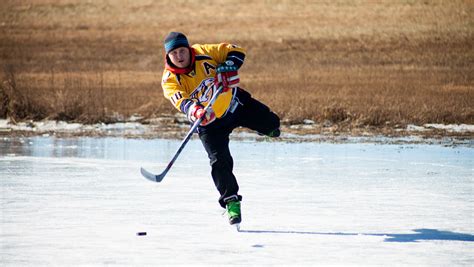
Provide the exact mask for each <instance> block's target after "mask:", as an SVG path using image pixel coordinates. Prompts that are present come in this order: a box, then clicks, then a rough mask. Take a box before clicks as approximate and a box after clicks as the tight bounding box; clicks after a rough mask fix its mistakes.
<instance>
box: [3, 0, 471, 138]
mask: <svg viewBox="0 0 474 267" xmlns="http://www.w3.org/2000/svg"><path fill="white" fill-rule="evenodd" d="M1 5H2V8H1V9H0V67H1V71H0V79H1V81H2V84H1V87H0V99H1V102H0V117H10V118H12V119H13V120H16V121H19V120H24V119H35V120H41V119H45V118H49V119H62V120H72V121H82V122H97V121H104V122H108V121H115V120H120V119H121V118H126V117H127V116H130V115H131V114H135V113H138V114H141V115H142V116H145V117H146V118H150V117H155V116H160V115H161V114H171V113H174V112H175V110H174V108H172V106H171V104H170V103H168V101H167V100H166V99H164V97H163V95H162V89H161V86H160V80H161V74H162V70H163V39H164V37H165V36H166V34H167V33H168V32H169V31H182V32H184V33H186V34H187V36H188V38H189V39H190V42H192V43H218V42H229V43H236V44H239V45H240V46H242V47H244V48H245V49H246V50H247V59H246V63H245V64H244V66H243V68H242V69H241V71H240V74H241V81H242V86H243V87H244V88H246V89H247V90H248V91H250V92H251V93H252V94H253V95H254V96H255V97H256V98H258V99H260V100H262V101H263V102H265V103H267V104H268V105H269V106H270V107H271V108H272V109H274V110H275V111H276V112H277V113H278V114H279V115H280V116H281V117H282V119H284V121H285V122H287V123H292V122H301V121H302V120H303V119H312V120H314V121H316V122H318V123H323V122H331V123H332V124H335V125H339V126H340V127H342V128H346V129H354V128H364V127H377V128H383V127H388V128H390V127H392V128H393V127H403V126H404V125H406V124H408V123H414V124H423V123H469V124H474V64H473V62H474V49H473V46H474V35H473V33H474V1H472V0H451V1H448V0H446V1H437V0H432V1H427V0H423V1H422V0H372V1H370V0H366V1H362V0H336V1H330V0H324V1H321V0H320V1H298V0H295V1H289V0H280V1H277V0H274V1H273V0H264V1H263V0H262V1H253V0H243V1H234V0H232V1H230V0H223V1H209V0H202V1H192V0H188V1H185V0H177V1H152V0H130V1H128V0H115V1H112V0H109V1H85V0H84V1H79V0H35V1H33V0H30V1H25V0H16V1H10V0H6V1H5V0H3V1H2V4H1Z"/></svg>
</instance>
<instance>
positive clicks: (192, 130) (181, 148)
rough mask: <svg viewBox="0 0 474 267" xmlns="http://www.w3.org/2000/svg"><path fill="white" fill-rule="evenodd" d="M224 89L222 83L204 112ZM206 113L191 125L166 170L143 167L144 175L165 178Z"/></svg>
mask: <svg viewBox="0 0 474 267" xmlns="http://www.w3.org/2000/svg"><path fill="white" fill-rule="evenodd" d="M214 88H216V85H215V84H214ZM223 89H224V87H223V86H222V84H221V85H220V86H219V88H218V89H217V90H216V92H215V94H214V95H213V96H212V98H211V100H209V103H208V104H207V106H206V107H205V108H204V114H206V113H207V110H208V109H209V108H211V106H212V105H213V104H214V102H215V101H216V99H217V97H218V96H219V95H220V93H221V92H222V90H223ZM204 116H205V115H203V116H201V117H200V118H199V119H197V120H196V121H195V122H194V124H193V126H192V127H191V130H189V132H188V134H186V137H185V138H184V140H183V141H182V142H181V145H180V146H179V147H178V150H177V151H176V153H175V154H174V156H173V158H172V159H171V161H170V162H169V163H168V166H166V168H165V170H164V171H163V172H162V173H160V174H153V173H151V172H149V171H147V170H145V169H144V168H143V167H142V168H141V169H140V172H141V173H142V175H143V176H144V177H145V178H147V179H148V180H150V181H152V182H157V183H159V182H161V181H162V180H163V178H165V176H166V174H167V173H168V171H169V170H170V169H171V167H172V166H173V164H174V162H175V161H176V159H177V158H178V156H179V154H181V151H183V148H184V147H185V146H186V144H187V143H188V141H189V139H191V136H192V135H193V133H194V131H196V128H197V127H198V126H199V124H201V122H202V120H203V118H204Z"/></svg>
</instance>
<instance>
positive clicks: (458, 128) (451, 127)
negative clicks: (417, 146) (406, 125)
mask: <svg viewBox="0 0 474 267" xmlns="http://www.w3.org/2000/svg"><path fill="white" fill-rule="evenodd" d="M423 126H424V127H426V128H433V129H441V130H446V131H448V132H456V133H472V132H474V125H471V124H437V123H427V124H424V125H423Z"/></svg>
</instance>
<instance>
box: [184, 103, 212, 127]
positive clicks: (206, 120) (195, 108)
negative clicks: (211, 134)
mask: <svg viewBox="0 0 474 267" xmlns="http://www.w3.org/2000/svg"><path fill="white" fill-rule="evenodd" d="M203 116H204V117H203ZM187 117H188V120H189V121H191V122H192V123H194V122H195V121H196V120H198V119H199V118H201V117H203V119H202V121H201V124H200V125H201V126H206V125H208V124H210V123H211V122H213V121H214V120H215V119H216V114H214V111H213V110H212V109H211V108H209V109H208V110H207V112H204V107H203V106H202V105H201V104H198V103H194V104H192V105H191V106H190V107H189V109H188V114H187Z"/></svg>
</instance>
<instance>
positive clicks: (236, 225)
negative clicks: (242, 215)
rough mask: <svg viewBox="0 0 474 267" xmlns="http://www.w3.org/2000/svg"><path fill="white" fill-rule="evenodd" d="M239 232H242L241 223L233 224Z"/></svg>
mask: <svg viewBox="0 0 474 267" xmlns="http://www.w3.org/2000/svg"><path fill="white" fill-rule="evenodd" d="M233 226H234V227H235V229H236V230H237V232H240V223H236V224H233Z"/></svg>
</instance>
